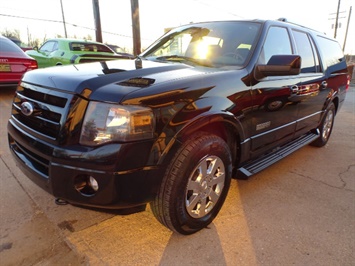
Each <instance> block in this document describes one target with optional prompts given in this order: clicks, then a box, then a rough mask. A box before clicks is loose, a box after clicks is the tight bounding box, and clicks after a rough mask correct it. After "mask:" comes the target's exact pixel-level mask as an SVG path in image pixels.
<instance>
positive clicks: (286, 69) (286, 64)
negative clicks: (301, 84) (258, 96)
mask: <svg viewBox="0 0 355 266" xmlns="http://www.w3.org/2000/svg"><path fill="white" fill-rule="evenodd" d="M300 72H301V57H300V56H299V55H273V56H272V57H271V58H270V60H269V62H268V63H267V64H266V65H257V66H256V67H255V72H254V75H255V78H256V79H257V80H259V79H262V78H265V77H268V76H292V75H298V74H299V73H300Z"/></svg>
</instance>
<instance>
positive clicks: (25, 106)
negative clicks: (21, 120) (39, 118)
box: [21, 102, 33, 116]
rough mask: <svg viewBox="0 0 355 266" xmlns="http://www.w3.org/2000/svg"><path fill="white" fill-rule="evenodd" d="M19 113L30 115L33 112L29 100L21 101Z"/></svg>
mask: <svg viewBox="0 0 355 266" xmlns="http://www.w3.org/2000/svg"><path fill="white" fill-rule="evenodd" d="M21 113H23V114H24V115H26V116H30V115H32V114H33V105H32V104H31V103H29V102H23V103H21Z"/></svg>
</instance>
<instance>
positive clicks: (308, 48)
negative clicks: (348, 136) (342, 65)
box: [290, 30, 330, 135]
mask: <svg viewBox="0 0 355 266" xmlns="http://www.w3.org/2000/svg"><path fill="white" fill-rule="evenodd" d="M292 35H293V38H294V40H295V49H296V51H295V52H296V53H297V54H298V55H300V56H301V58H302V63H301V74H300V78H301V84H300V85H299V86H298V87H295V88H294V90H293V95H292V97H290V99H291V101H293V102H295V103H297V105H298V115H297V116H298V120H297V126H296V135H302V134H304V133H306V132H308V131H309V130H311V129H314V128H316V127H317V125H318V123H319V121H320V119H321V115H322V110H323V109H324V104H325V102H326V100H327V97H328V94H329V92H330V89H329V86H328V84H327V81H326V79H325V75H324V73H323V71H322V69H321V66H320V61H319V57H318V53H317V50H316V49H315V45H314V42H313V40H312V38H311V36H310V35H309V34H308V33H307V32H303V31H299V30H292Z"/></svg>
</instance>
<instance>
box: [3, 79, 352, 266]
mask: <svg viewBox="0 0 355 266" xmlns="http://www.w3.org/2000/svg"><path fill="white" fill-rule="evenodd" d="M13 93H14V90H13V89H4V88H0V123H1V124H0V265H1V266H5V265H349V266H350V265H355V252H354V251H355V250H354V248H355V240H354V239H355V193H354V191H355V86H354V85H352V86H351V88H350V89H349V92H348V95H347V98H346V101H345V104H344V105H343V107H342V109H341V110H340V112H339V113H338V114H337V117H336V121H335V127H334V129H333V133H332V136H331V139H330V141H329V142H328V144H327V145H326V146H325V147H323V148H315V147H311V146H306V147H304V148H302V149H300V150H299V151H297V152H296V153H294V154H291V155H290V156H288V157H287V158H285V159H283V160H282V161H280V162H278V163H276V164H274V165H273V166H271V167H269V168H268V169H266V170H264V171H263V172H261V173H259V174H257V175H255V176H253V177H251V178H250V179H248V180H232V184H231V188H230V191H229V194H228V197H227V200H226V202H225V204H224V206H223V208H222V210H221V212H220V213H219V215H218V216H217V218H216V219H215V220H214V221H213V223H212V224H211V225H210V226H209V227H208V228H206V229H204V230H202V231H200V232H198V233H196V234H194V235H190V236H182V235H179V234H176V233H172V232H171V231H169V230H168V229H166V228H165V227H163V226H162V225H160V224H159V223H158V222H157V221H156V220H155V218H154V216H153V214H152V212H151V210H150V209H149V207H147V209H146V211H143V212H139V213H135V214H131V215H120V214H117V213H116V212H114V211H110V212H109V211H98V210H91V209H85V208H80V207H74V206H71V205H65V206H58V205H56V204H55V203H54V198H53V197H52V196H51V195H49V194H47V193H46V192H44V191H43V190H42V189H40V188H39V187H37V186H36V185H34V184H33V183H32V182H31V181H30V180H29V179H28V178H27V177H26V176H24V174H23V173H22V172H21V171H20V170H19V169H18V168H17V167H16V165H15V163H14V160H13V159H12V157H11V155H10V152H9V149H8V146H7V133H6V124H7V120H8V118H9V116H10V106H11V100H12V95H13Z"/></svg>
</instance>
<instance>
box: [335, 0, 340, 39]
mask: <svg viewBox="0 0 355 266" xmlns="http://www.w3.org/2000/svg"><path fill="white" fill-rule="evenodd" d="M339 9H340V0H339V1H338V9H337V16H336V18H335V28H334V39H336V37H337V30H338V20H339Z"/></svg>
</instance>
